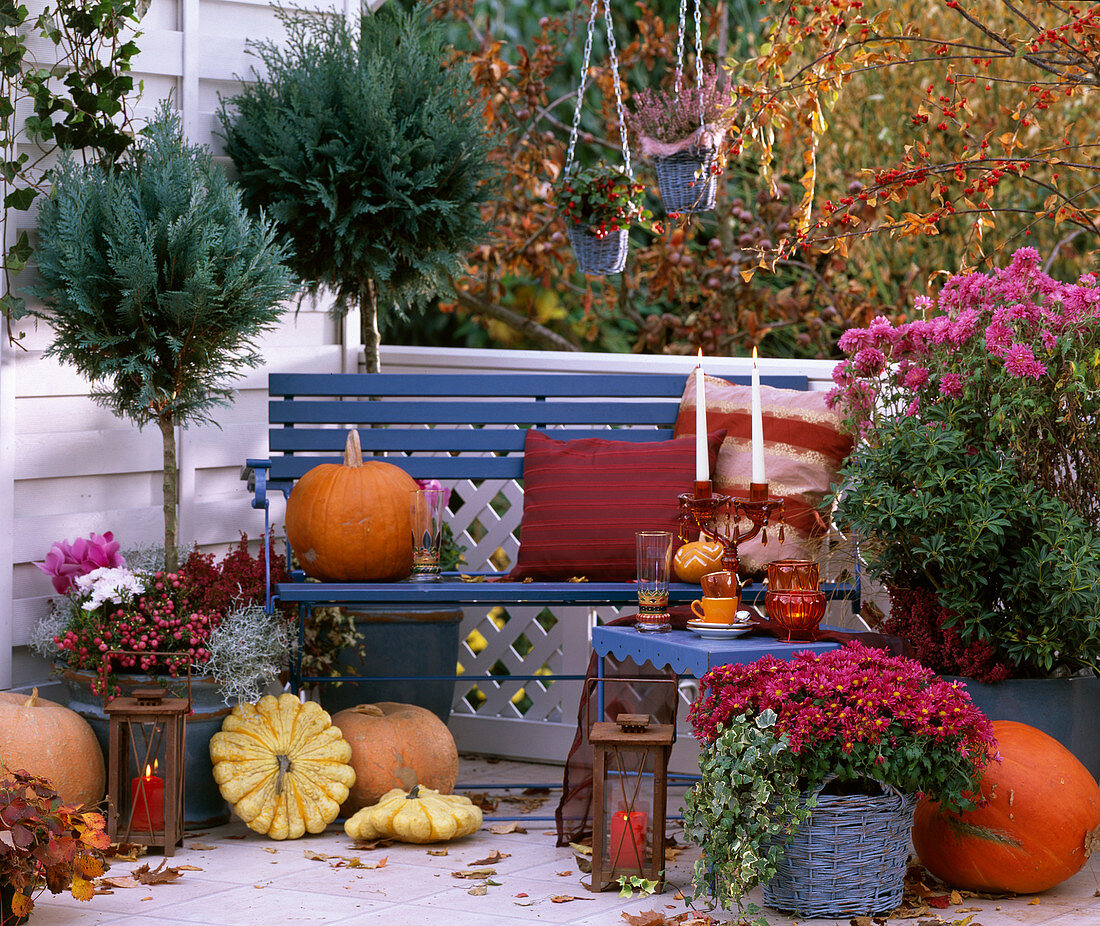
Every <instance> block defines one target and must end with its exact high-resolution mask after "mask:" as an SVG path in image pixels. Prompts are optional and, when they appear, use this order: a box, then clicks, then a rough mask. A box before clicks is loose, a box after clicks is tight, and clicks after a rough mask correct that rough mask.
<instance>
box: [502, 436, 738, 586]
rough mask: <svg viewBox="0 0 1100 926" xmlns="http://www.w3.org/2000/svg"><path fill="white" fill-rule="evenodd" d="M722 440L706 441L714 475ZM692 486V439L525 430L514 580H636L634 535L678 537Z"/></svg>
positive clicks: (712, 437)
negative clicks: (558, 435) (559, 436)
mask: <svg viewBox="0 0 1100 926" xmlns="http://www.w3.org/2000/svg"><path fill="white" fill-rule="evenodd" d="M724 436H725V432H722V431H715V432H714V433H712V434H710V435H709V451H710V465H711V468H712V469H713V467H714V463H715V460H716V459H717V455H718V447H719V445H720V444H721V443H722V438H723V437H724ZM694 483H695V438H694V437H685V438H681V439H679V440H667V441H652V442H639V443H635V442H634V441H612V440H603V439H602V438H595V437H593V438H584V439H583V440H572V441H558V440H554V439H553V438H550V437H547V436H546V435H545V434H543V433H542V432H541V431H535V430H530V431H528V432H527V439H526V445H525V447H524V458H523V520H522V522H521V523H520V538H519V539H520V546H519V556H518V558H517V562H516V565H515V567H514V568H513V569H512V572H511V574H510V578H512V579H527V578H530V579H542V580H545V581H565V580H566V579H570V578H573V577H574V576H584V577H585V578H587V579H590V580H591V581H594V582H626V581H629V580H631V579H633V578H634V577H635V572H636V566H635V562H634V532H635V531H640V530H666V531H671V532H672V533H673V535H675V534H676V533H677V530H678V522H677V516H678V513H679V510H680V507H679V501H678V498H677V496H679V495H681V494H682V493H684V492H690V491H691V490H692V487H693V485H694ZM673 544H674V546H675V545H677V541H676V539H675V536H674V539H673Z"/></svg>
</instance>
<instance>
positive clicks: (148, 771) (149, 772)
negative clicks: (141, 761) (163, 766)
mask: <svg viewBox="0 0 1100 926" xmlns="http://www.w3.org/2000/svg"><path fill="white" fill-rule="evenodd" d="M152 775H153V770H152V768H150V767H149V763H148V762H146V763H145V777H146V778H151V777H152Z"/></svg>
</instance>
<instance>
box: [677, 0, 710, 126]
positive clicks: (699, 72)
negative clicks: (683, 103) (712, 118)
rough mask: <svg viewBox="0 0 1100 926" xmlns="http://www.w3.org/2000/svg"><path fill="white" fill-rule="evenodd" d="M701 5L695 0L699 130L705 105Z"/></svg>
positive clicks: (696, 83) (702, 122) (704, 117)
mask: <svg viewBox="0 0 1100 926" xmlns="http://www.w3.org/2000/svg"><path fill="white" fill-rule="evenodd" d="M681 2H682V0H681ZM701 4H702V0H695V89H696V91H697V92H698V94H699V128H700V129H702V128H704V126H705V125H706V105H705V104H704V102H703V29H702V27H701V26H700V23H699V20H700V15H699V7H700V5H701Z"/></svg>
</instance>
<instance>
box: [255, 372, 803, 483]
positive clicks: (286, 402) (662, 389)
mask: <svg viewBox="0 0 1100 926" xmlns="http://www.w3.org/2000/svg"><path fill="white" fill-rule="evenodd" d="M725 378H726V379H728V380H729V381H731V382H737V383H741V384H744V385H747V384H748V382H749V377H747V376H735V377H725ZM761 381H762V382H764V383H765V384H767V385H769V386H776V387H779V388H786V389H797V390H800V391H805V390H806V389H807V388H808V387H809V380H808V378H807V377H805V376H762V377H761ZM685 382H686V377H685V375H684V374H682V373H626V374H618V373H466V374H463V373H426V374H425V373H356V374H333V373H273V374H271V376H270V379H269V393H270V396H271V400H270V402H269V419H270V422H271V424H272V428H271V430H270V433H269V445H270V450H271V453H272V454H282V456H278V455H274V456H272V459H271V473H270V478H271V480H272V481H273V482H279V483H282V484H285V483H289V482H292V481H293V480H295V479H297V478H299V477H300V476H302V475H303V474H304V473H305V472H307V471H308V470H309V469H311V468H312V467H313V466H315V465H317V464H318V463H338V462H340V451H341V450H342V449H343V446H344V442H345V440H346V435H347V431H346V427H345V428H340V427H337V426H339V425H345V426H353V425H354V426H359V429H360V440H361V442H362V445H363V450H364V452H365V453H367V454H370V453H386V454H388V455H387V456H386V461H387V462H390V463H394V464H396V465H398V466H400V467H402V468H403V469H405V470H406V471H407V472H408V473H409V474H410V475H412V476H414V477H415V478H426V477H436V478H439V479H516V478H520V477H521V476H522V475H523V446H524V439H525V431H526V428H528V427H535V428H538V429H539V430H543V429H545V430H546V433H547V434H549V435H550V436H551V437H553V438H555V439H557V440H575V439H577V438H581V437H602V438H604V439H608V440H634V441H652V440H666V439H668V438H669V437H671V436H672V425H673V424H674V423H675V420H676V415H677V412H678V410H679V406H680V397H681V395H682V394H683V391H684V384H685ZM371 400H373V401H371ZM371 425H385V427H370V426H371ZM426 425H438V426H437V427H426ZM480 425H484V427H479V426H480ZM560 425H565V427H557V426H560ZM471 426H472V427H471ZM617 426H623V427H617ZM408 454H422V455H421V456H409V455H408ZM426 454H432V455H431V456H428V455H426Z"/></svg>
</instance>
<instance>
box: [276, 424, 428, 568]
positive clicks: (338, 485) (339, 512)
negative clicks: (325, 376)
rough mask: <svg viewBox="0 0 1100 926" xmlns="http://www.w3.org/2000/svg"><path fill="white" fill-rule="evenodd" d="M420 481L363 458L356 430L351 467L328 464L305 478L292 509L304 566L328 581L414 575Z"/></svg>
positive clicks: (350, 444)
mask: <svg viewBox="0 0 1100 926" xmlns="http://www.w3.org/2000/svg"><path fill="white" fill-rule="evenodd" d="M414 489H416V482H415V481H414V480H413V478H412V477H411V476H410V475H409V474H408V473H406V472H405V471H404V470H403V469H401V468H400V467H398V466H394V465H393V464H392V463H385V462H383V461H382V460H367V461H365V462H364V460H363V452H362V450H361V449H360V444H359V432H358V431H357V430H355V429H352V430H351V431H350V432H349V433H348V441H347V446H346V448H345V450H344V462H343V464H339V463H321V464H320V465H318V466H315V467H313V469H311V470H309V471H308V472H307V473H306V474H305V475H303V476H302V478H301V479H299V480H298V481H297V482H296V483H295V485H294V488H293V489H291V492H290V498H289V499H288V500H287V505H286V537H287V540H289V541H290V546H291V549H292V550H293V551H294V552H295V554H296V555H297V557H298V561H299V562H300V563H301V566H302V568H303V569H304V570H305V571H306V573H308V574H309V575H311V576H313V578H315V579H320V580H321V581H322V582H386V581H392V580H394V579H403V578H405V576H407V575H409V573H410V572H412V557H413V551H412V520H411V518H410V516H409V493H410V492H412V491H413V490H414Z"/></svg>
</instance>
